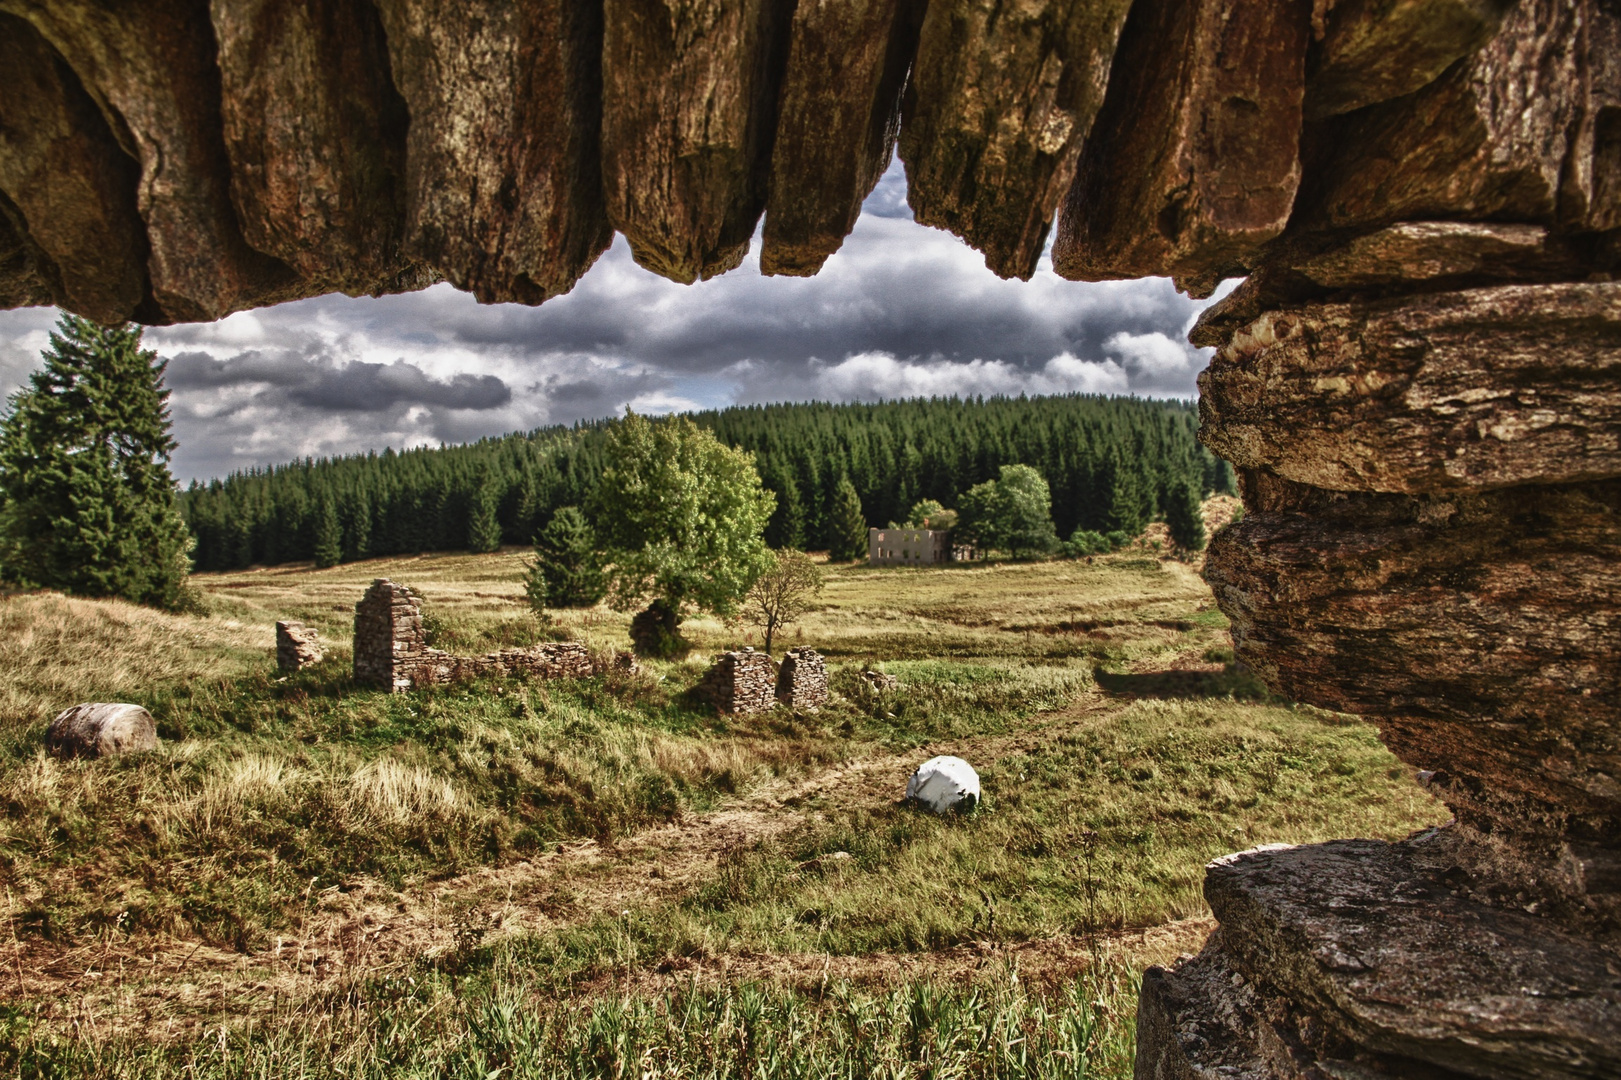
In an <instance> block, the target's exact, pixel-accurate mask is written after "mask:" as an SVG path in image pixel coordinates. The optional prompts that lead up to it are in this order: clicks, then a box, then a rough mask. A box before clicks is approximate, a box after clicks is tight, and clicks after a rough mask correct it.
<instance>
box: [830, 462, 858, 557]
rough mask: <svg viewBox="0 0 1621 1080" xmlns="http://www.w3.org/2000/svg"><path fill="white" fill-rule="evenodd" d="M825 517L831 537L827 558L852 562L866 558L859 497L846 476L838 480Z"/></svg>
mask: <svg viewBox="0 0 1621 1080" xmlns="http://www.w3.org/2000/svg"><path fill="white" fill-rule="evenodd" d="M827 516H828V531H829V532H830V533H831V534H832V535H831V536H830V537H829V540H830V541H831V543H830V544H829V545H828V558H830V559H835V560H845V561H853V560H856V559H859V558H861V557H862V556H864V555H866V554H867V519H866V517H865V516H863V514H862V512H861V496H859V495H857V494H856V486H855V485H854V484H852V483H850V477H849V476H848V475H846V476H841V477H839V485H838V487H836V488H834V489H833V505H832V506H831V507H830V508H829V509H828V515H827Z"/></svg>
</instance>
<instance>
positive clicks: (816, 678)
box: [777, 648, 827, 709]
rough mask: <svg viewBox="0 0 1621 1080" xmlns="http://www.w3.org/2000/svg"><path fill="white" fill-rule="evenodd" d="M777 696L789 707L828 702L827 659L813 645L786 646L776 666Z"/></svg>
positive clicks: (805, 706)
mask: <svg viewBox="0 0 1621 1080" xmlns="http://www.w3.org/2000/svg"><path fill="white" fill-rule="evenodd" d="M777 700H778V701H780V702H782V703H783V704H784V705H786V706H788V707H789V708H790V709H816V708H820V707H821V706H823V705H826V704H827V661H826V660H824V659H822V654H821V653H819V652H817V651H816V650H815V649H805V648H800V649H789V650H788V651H787V652H785V653H784V654H783V656H782V664H781V666H780V667H779V668H778V669H777Z"/></svg>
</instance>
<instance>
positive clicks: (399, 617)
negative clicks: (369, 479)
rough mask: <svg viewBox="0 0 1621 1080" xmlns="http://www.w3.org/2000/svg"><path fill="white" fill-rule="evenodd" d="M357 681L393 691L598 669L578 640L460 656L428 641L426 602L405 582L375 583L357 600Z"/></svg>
mask: <svg viewBox="0 0 1621 1080" xmlns="http://www.w3.org/2000/svg"><path fill="white" fill-rule="evenodd" d="M354 652H355V681H356V682H357V683H360V684H362V685H365V686H379V687H383V688H385V689H388V690H392V691H401V690H413V689H419V688H421V687H424V686H435V685H441V684H444V683H451V682H460V681H463V680H466V679H478V678H488V677H491V676H495V677H513V676H528V677H530V678H537V679H580V678H587V677H589V676H591V675H595V674H597V671H598V668H597V664H596V661H595V660H594V658H593V657H592V655H591V651H590V650H589V649H588V648H586V647H585V646H584V645H582V644H580V643H578V642H574V641H552V642H545V643H543V644H540V645H531V646H529V647H527V648H522V649H502V650H501V651H500V652H493V653H486V654H485V655H483V656H456V655H454V654H452V653H448V652H444V651H442V650H439V649H430V648H429V647H428V645H427V635H426V631H425V630H424V629H423V625H422V611H421V604H420V602H419V601H418V600H417V598H416V597H415V596H414V595H412V593H411V590H410V589H408V588H406V587H405V586H404V585H396V584H394V583H393V582H391V581H389V580H388V579H387V578H378V579H377V580H375V581H373V582H372V585H371V588H369V589H367V590H366V595H365V596H364V597H362V598H361V600H360V602H359V603H358V604H356V605H355V649H354Z"/></svg>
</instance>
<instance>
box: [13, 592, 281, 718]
mask: <svg viewBox="0 0 1621 1080" xmlns="http://www.w3.org/2000/svg"><path fill="white" fill-rule="evenodd" d="M0 641H4V642H5V643H6V649H5V655H6V660H5V663H4V664H0V737H7V738H17V737H19V736H20V735H22V734H23V733H24V732H29V731H32V730H33V729H35V728H37V727H39V726H40V725H43V724H45V723H48V722H49V721H50V719H51V717H53V716H55V715H56V714H57V713H58V712H60V711H61V710H62V709H64V708H67V707H68V706H69V705H73V704H76V703H77V702H80V701H87V700H95V699H96V698H98V697H120V696H128V695H130V694H134V693H138V692H140V691H143V690H145V689H146V688H148V687H150V686H153V685H156V684H162V683H175V682H182V681H185V680H188V679H210V678H222V677H226V676H230V675H237V674H240V673H242V672H245V671H247V670H249V669H251V668H252V667H254V666H262V665H263V663H264V660H265V658H266V656H267V655H269V651H270V650H272V649H274V648H275V630H274V626H273V623H272V624H266V623H263V622H244V621H240V620H235V619H224V618H221V619H200V618H197V617H195V616H190V615H170V614H167V613H165V612H161V611H154V610H152V609H151V608H143V607H137V606H136V605H134V604H126V603H122V602H120V601H113V600H79V599H75V598H73V597H68V596H62V595H60V594H58V593H48V592H47V593H15V594H11V595H8V596H0Z"/></svg>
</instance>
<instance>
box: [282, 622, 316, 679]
mask: <svg viewBox="0 0 1621 1080" xmlns="http://www.w3.org/2000/svg"><path fill="white" fill-rule="evenodd" d="M319 639H320V634H319V633H317V632H316V629H315V627H313V626H305V625H304V624H303V623H301V622H297V621H295V620H293V619H283V620H282V621H280V622H278V623H277V624H276V666H277V667H279V668H281V670H283V671H298V670H299V669H300V668H307V667H309V666H310V665H311V664H319V663H320V662H321V656H322V653H321V643H320V640H319Z"/></svg>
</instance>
